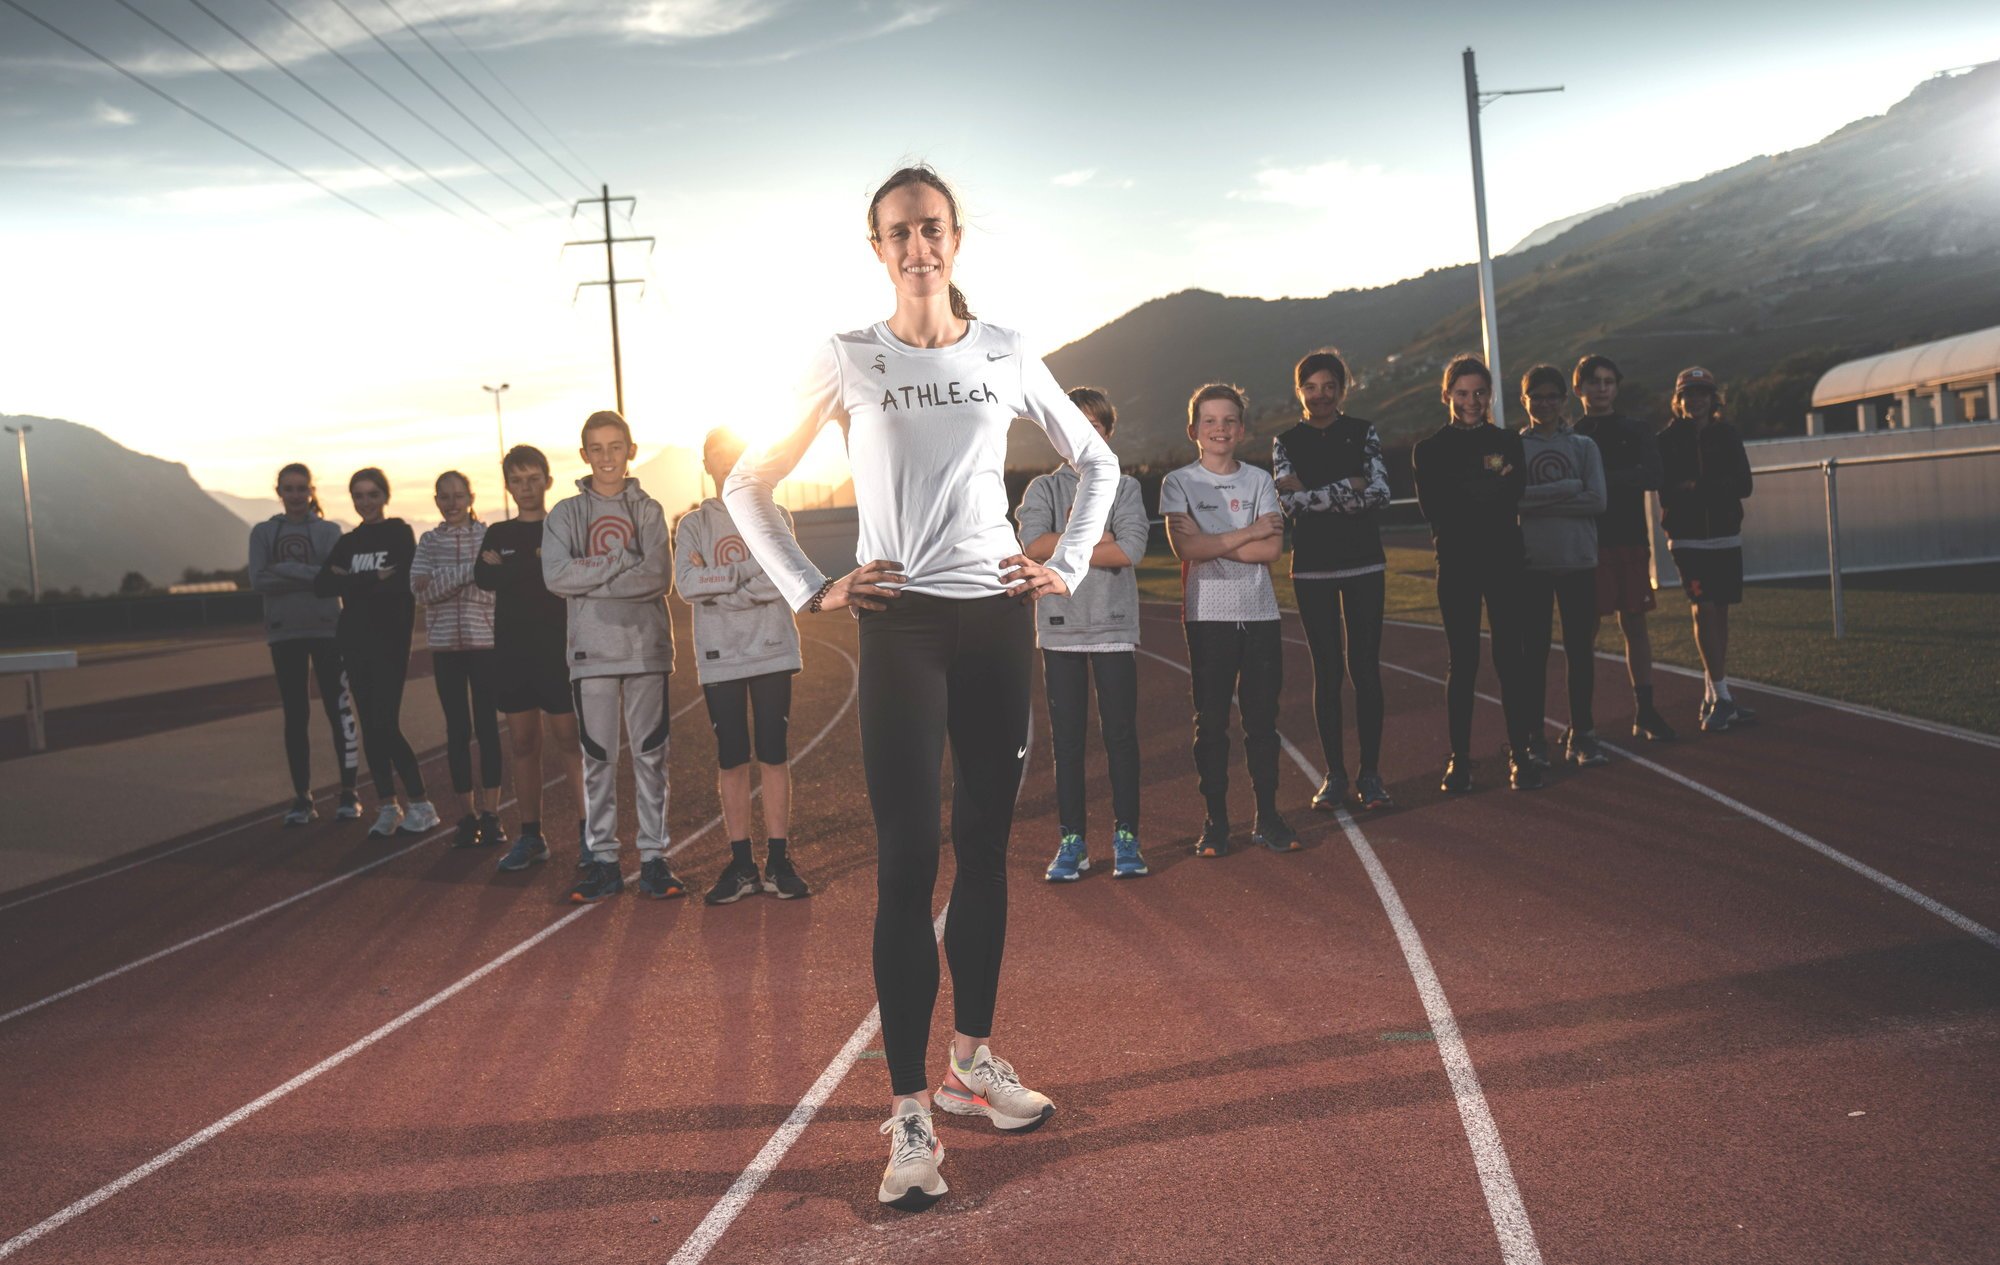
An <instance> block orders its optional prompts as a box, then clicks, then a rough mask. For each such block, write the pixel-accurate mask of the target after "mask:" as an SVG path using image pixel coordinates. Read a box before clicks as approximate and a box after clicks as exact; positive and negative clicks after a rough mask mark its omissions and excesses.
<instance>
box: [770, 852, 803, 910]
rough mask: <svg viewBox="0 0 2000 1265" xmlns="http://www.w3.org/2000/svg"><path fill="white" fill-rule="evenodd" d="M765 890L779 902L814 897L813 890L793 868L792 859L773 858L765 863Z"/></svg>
mask: <svg viewBox="0 0 2000 1265" xmlns="http://www.w3.org/2000/svg"><path fill="white" fill-rule="evenodd" d="M764 890H765V891H767V892H769V893H771V894H772V895H773V896H776V897H777V898H778V899H779V900H797V899H799V898H800V897H801V896H810V895H812V888H810V887H807V886H806V881H805V880H804V879H802V878H800V877H799V872H798V871H797V870H795V869H793V868H792V859H791V858H790V857H773V858H771V859H770V860H768V861H766V862H764Z"/></svg>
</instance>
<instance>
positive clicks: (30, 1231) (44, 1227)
mask: <svg viewBox="0 0 2000 1265" xmlns="http://www.w3.org/2000/svg"><path fill="white" fill-rule="evenodd" d="M814 644H816V645H828V646H831V645H832V643H831V642H822V641H819V640H818V639H816V638H815V639H814ZM832 648H833V649H834V650H836V651H839V652H840V656H841V657H842V658H843V659H846V660H847V663H848V666H849V667H850V668H854V660H853V659H852V658H851V657H850V656H849V655H848V654H847V652H846V651H844V650H840V647H838V646H833V647H832ZM860 688H861V675H860V672H859V670H858V669H856V670H855V672H854V680H853V683H852V684H851V685H850V686H849V687H848V691H847V701H846V702H844V703H842V704H841V705H840V710H839V711H837V712H835V713H834V714H833V719H831V720H829V721H827V722H826V725H825V726H824V727H823V728H821V729H820V731H819V732H818V733H816V734H814V735H813V738H812V741H811V742H808V743H807V744H806V745H805V746H803V747H801V748H800V749H799V753H798V755H796V756H794V757H793V759H794V760H802V759H804V758H805V757H806V755H807V754H808V753H809V752H811V751H812V749H813V748H814V747H816V746H818V745H819V742H820V739H822V738H824V737H826V736H827V734H828V733H830V732H832V730H833V727H834V725H835V724H837V723H839V721H840V719H841V717H843V716H845V715H846V714H847V710H848V708H849V707H851V706H852V705H853V703H854V697H855V694H856V693H857V692H858V691H859V690H860ZM700 701H701V700H699V699H697V700H696V702H700ZM693 705H694V704H693V703H690V704H689V705H688V706H689V707H692V706H693ZM681 710H682V711H686V710H687V708H682V709H681ZM676 714H678V713H676ZM558 780H560V778H555V779H551V784H553V783H554V782H555V781H558ZM716 820H717V821H719V820H721V818H719V817H718V818H716ZM713 824H714V823H713V822H711V823H710V826H712V825H713ZM708 828H709V827H708V826H704V827H702V829H701V830H698V831H696V832H695V833H694V834H691V835H689V836H688V838H687V840H686V841H685V842H684V844H683V846H685V844H686V843H692V842H693V841H694V840H695V839H696V838H697V837H699V836H700V834H701V833H702V831H705V830H707V829H708ZM596 908H598V906H597V905H584V906H581V907H580V908H577V909H573V910H571V911H570V912H569V913H566V914H564V915H563V916H562V917H560V918H558V919H556V920H555V921H554V922H552V923H550V924H549V925H548V926H546V927H543V928H542V929H541V930H540V931H538V932H536V933H535V934H534V935H532V936H529V937H528V938H527V939H525V940H523V941H521V942H520V943H519V944H517V945H515V946H514V947H513V948H511V949H508V950H507V951H506V952H505V953H502V954H501V955H500V956H499V957H496V958H494V959H493V960H492V961H490V962H488V963H487V964H486V965H484V966H482V967H480V968H478V969H477V970H475V971H473V972H472V973H471V974H470V975H467V976H465V977H464V978H463V979H461V980H459V981H458V982H457V983H455V984H450V985H447V986H446V987H445V988H443V989H442V990H440V991H438V992H436V993H433V994H432V995H431V996H430V997H428V998H426V999H424V1000H423V1001H421V1002H418V1003H417V1004H416V1005H415V1006H412V1007H410V1009H408V1010H406V1011H404V1012H403V1013H402V1014H400V1015H397V1016H396V1017H395V1018H394V1019H391V1020H390V1021H389V1022H387V1023H385V1024H383V1025H382V1026H381V1027H379V1028H377V1029H375V1031H373V1032H371V1033H369V1034H368V1035H367V1036H365V1037H363V1038H361V1039H360V1040H359V1041H356V1042H355V1043H354V1044H352V1045H350V1046H348V1047H347V1048H346V1049H344V1050H341V1051H340V1052H339V1053H338V1054H334V1055H331V1056H329V1057H327V1058H325V1059H323V1060H321V1061H320V1062H318V1063H315V1064H314V1065H313V1066H311V1067H309V1068H307V1069H306V1070H305V1071H303V1072H300V1073H299V1074H298V1075H297V1076H294V1077H293V1078H292V1079H290V1080H288V1081H286V1082H285V1083H284V1084H282V1085H280V1086H278V1087H277V1088H276V1089H274V1090H272V1091H271V1092H270V1093H268V1094H265V1095H264V1096H263V1097H261V1098H258V1099H255V1100H253V1101H251V1102H248V1103H245V1104H244V1105H243V1106H241V1107H238V1108H237V1109H236V1110H235V1111H232V1112H230V1113H229V1114H228V1115H226V1116H224V1117H223V1118H222V1119H220V1120H218V1121H216V1122H215V1123H214V1124H212V1125H209V1126H208V1127H207V1128H205V1129H203V1130H201V1131H200V1132H199V1133H194V1134H190V1135H189V1136H188V1137H186V1138H184V1139H182V1140H181V1141H180V1142H179V1143H176V1144H175V1145H174V1146H171V1147H169V1148H167V1149H166V1150H164V1151H162V1152H160V1153H159V1154H158V1155H155V1156H154V1157H153V1158H152V1159H150V1160H147V1161H146V1162H145V1163H144V1164H141V1165H140V1166H139V1167H137V1168H135V1169H133V1170H132V1171H131V1172H129V1173H127V1174H125V1175H124V1176H123V1177H120V1178H118V1179H117V1180H115V1181H111V1182H107V1183H106V1184H105V1185H103V1186H100V1187H98V1188H97V1189H96V1190H94V1191H92V1192H90V1193H89V1194H88V1195H85V1196H84V1197H83V1198H81V1199H79V1200H77V1201H76V1202H75V1203H73V1204H70V1205H69V1206H68V1207H67V1208H64V1209H63V1210H62V1211H60V1212H57V1213H54V1214H52V1215H50V1216H48V1217H46V1218H44V1219H43V1220H42V1221H40V1222H38V1223H37V1224H35V1225H32V1226H30V1227H28V1228H27V1229H26V1230H23V1231H21V1232H20V1233H19V1234H17V1235H15V1236H14V1237H13V1238H11V1239H8V1240H7V1241H6V1242H5V1243H0V1260H4V1259H5V1258H7V1257H9V1256H12V1255H13V1254H14V1253H16V1252H18V1251H20V1250H21V1249H22V1248H24V1247H27V1246H28V1245H29V1244H30V1243H33V1242H34V1241H35V1240H37V1239H39V1238H41V1237H42V1236H43V1235H45V1234H47V1233H49V1232H50V1231H51V1230H57V1229H61V1228H62V1227H63V1226H65V1225H67V1224H69V1223H70V1222H71V1221H74V1220H76V1219H77V1218H78V1217H80V1216H82V1215H83V1214H84V1213H86V1212H89V1211H90V1210H91V1209H92V1208H95V1207H96V1206H97V1205H99V1204H101V1203H103V1202H104V1201H105V1200H107V1199H109V1198H111V1197H112V1196H113V1195H116V1194H118V1193H119V1192H120V1191H123V1190H125V1189H126V1188H128V1187H130V1186H131V1185H133V1183H135V1182H138V1181H141V1180H143V1179H145V1178H147V1177H150V1176H152V1175H153V1174H154V1173H157V1172H159V1171H160V1170H161V1169H163V1168H165V1167H167V1166H168V1165H169V1164H172V1163H173V1162H174V1161H175V1160H178V1159H180V1158H181V1157H183V1156H185V1155H187V1154H188V1153H189V1152H190V1151H193V1150H194V1149H195V1148H196V1147H199V1146H200V1145H202V1143H204V1142H208V1141H210V1140H212V1139H214V1138H216V1137H218V1136H220V1135H221V1134H224V1133H226V1132H228V1131H229V1130H230V1129H233V1128H235V1127H236V1126H237V1125H239V1124H241V1123H243V1122H244V1121H245V1120H248V1119H249V1118H250V1117H251V1116H254V1115H256V1114H257V1113H258V1112H260V1111H262V1110H263V1109H264V1108H266V1107H268V1106H270V1105H271V1104H272V1103H274V1102H277V1101H278V1100H279V1099H281V1098H283V1097H285V1096H286V1095H288V1094H290V1093H292V1092H293V1091H294V1090H297V1089H300V1088H303V1087H304V1086H306V1085H308V1084H310V1083H311V1082H313V1081H315V1080H317V1079H319V1078H320V1077H321V1076H324V1075H325V1074H326V1073H328V1072H330V1071H332V1070H333V1069H334V1068H336V1067H339V1066H340V1065H341V1064H342V1063H345V1062H346V1061H347V1060H349V1059H351V1058H353V1057H354V1056H355V1055H357V1054H359V1053H361V1052H362V1051H363V1050H366V1049H367V1048H368V1047H369V1046H371V1045H374V1044H375V1043H376V1042H378V1041H380V1040H381V1039H382V1038H384V1037H386V1036H388V1035H390V1034H391V1033H393V1032H395V1031H396V1030H397V1029H399V1028H402V1027H405V1026H407V1025H409V1024H410V1023H413V1022H414V1021H416V1020H418V1019H421V1018H422V1017H423V1016H424V1015H426V1014H428V1013H430V1012H431V1011H432V1010H435V1009H436V1008H437V1007H439V1006H441V1005H443V1004H444V1003H445V1002H447V1001H450V1000H451V999H452V998H453V997H456V996H457V995H458V994H460V993H462V992H464V991H465V990H466V989H468V988H470V987H472V985H474V984H476V983H478V982H479V981H480V980H482V979H484V978H486V977H487V976H488V975H491V974H492V973H493V972H495V971H497V970H499V969H500V968H501V967H503V966H505V965H507V963H509V962H511V961H513V960H514V959H515V958H518V957H520V956H521V955H522V954H524V953H526V952H527V951H528V950H530V949H532V948H534V947H535V946H536V945H538V944H540V943H541V942H542V941H544V940H547V939H548V938H549V937H550V936H553V935H554V934H555V933H556V932H558V931H561V930H562V929H563V928H564V927H567V926H569V925H570V924H571V923H573V922H575V921H576V920H577V919H579V918H581V917H583V916H584V915H585V914H587V913H589V912H590V911H591V910H593V909H596ZM939 917H940V920H942V915H940V916H939Z"/></svg>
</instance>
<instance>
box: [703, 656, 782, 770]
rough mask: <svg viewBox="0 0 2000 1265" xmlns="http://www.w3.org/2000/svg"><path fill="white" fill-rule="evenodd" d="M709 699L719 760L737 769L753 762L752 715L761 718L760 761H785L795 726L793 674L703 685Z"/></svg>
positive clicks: (769, 674)
mask: <svg viewBox="0 0 2000 1265" xmlns="http://www.w3.org/2000/svg"><path fill="white" fill-rule="evenodd" d="M701 693H702V698H703V699H704V700H706V701H707V703H708V722H709V724H710V725H711V726H712V727H713V728H714V730H715V764H716V767H717V768H722V769H733V768H736V767H737V766H739V765H744V764H748V763H750V718H751V713H753V712H754V713H756V719H757V762H758V763H759V764H783V763H784V762H785V761H786V759H787V758H788V757H787V755H786V752H785V746H786V742H785V739H786V734H787V732H788V731H789V729H790V726H791V711H792V674H791V673H790V672H766V673H765V674H763V675H762V676H747V677H741V678H738V679H737V680H734V681H717V682H716V683H714V684H713V685H704V686H702V687H701Z"/></svg>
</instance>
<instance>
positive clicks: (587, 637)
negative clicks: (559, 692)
mask: <svg viewBox="0 0 2000 1265" xmlns="http://www.w3.org/2000/svg"><path fill="white" fill-rule="evenodd" d="M576 488H577V493H578V495H576V496H572V497H570V498H568V499H567V500H563V501H559V502H557V504H556V507H555V508H554V509H552V510H550V511H549V517H548V521H547V523H546V525H545V526H544V527H543V530H542V583H544V584H546V585H547V586H548V589H549V592H551V593H558V594H561V595H562V596H563V597H565V598H567V599H568V600H569V675H570V679H571V680H573V681H575V680H581V679H583V678H584V677H587V676H637V675H639V674H641V673H645V672H672V671H673V670H674V625H673V621H672V620H671V619H669V618H668V617H667V603H666V596H667V591H668V590H669V589H671V588H672V587H673V581H674V571H673V563H674V557H673V551H672V549H670V548H669V547H668V544H667V516H666V511H664V510H662V509H661V508H660V503H659V502H658V501H656V500H654V499H653V498H652V497H650V496H647V495H646V494H645V492H644V491H642V490H640V487H639V481H638V480H637V479H629V478H628V479H626V480H625V490H624V491H622V492H620V493H619V494H618V495H617V496H599V495H598V494H597V493H595V492H593V491H591V489H590V479H589V477H588V476H586V477H584V478H581V479H578V480H577V481H576Z"/></svg>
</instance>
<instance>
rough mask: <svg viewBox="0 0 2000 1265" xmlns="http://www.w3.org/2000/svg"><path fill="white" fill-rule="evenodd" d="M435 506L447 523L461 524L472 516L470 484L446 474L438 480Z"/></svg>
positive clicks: (450, 524) (451, 524) (453, 525)
mask: <svg viewBox="0 0 2000 1265" xmlns="http://www.w3.org/2000/svg"><path fill="white" fill-rule="evenodd" d="M437 507H438V514H439V515H440V516H441V517H442V518H443V519H444V521H445V523H446V524H447V525H449V526H452V527H458V526H461V525H463V524H464V523H465V521H466V520H467V519H469V518H471V517H472V486H471V485H470V484H468V483H467V482H466V481H465V480H464V479H461V478H458V477H457V476H455V475H446V476H445V477H444V478H442V479H440V480H438V485H437Z"/></svg>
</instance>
